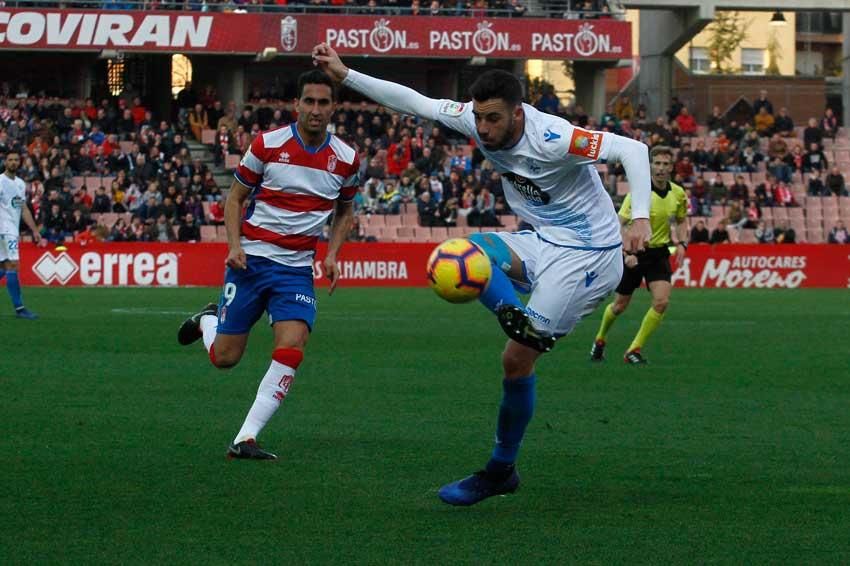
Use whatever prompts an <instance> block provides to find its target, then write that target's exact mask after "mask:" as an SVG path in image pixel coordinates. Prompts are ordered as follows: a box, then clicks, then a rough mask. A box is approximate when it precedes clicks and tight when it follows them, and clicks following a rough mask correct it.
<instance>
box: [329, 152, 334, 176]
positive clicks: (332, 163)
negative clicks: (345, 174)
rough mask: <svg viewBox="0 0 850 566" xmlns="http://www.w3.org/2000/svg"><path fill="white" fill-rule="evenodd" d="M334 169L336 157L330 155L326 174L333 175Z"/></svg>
mask: <svg viewBox="0 0 850 566" xmlns="http://www.w3.org/2000/svg"><path fill="white" fill-rule="evenodd" d="M334 169H336V155H331V156H330V157H328V172H329V173H333V172H334Z"/></svg>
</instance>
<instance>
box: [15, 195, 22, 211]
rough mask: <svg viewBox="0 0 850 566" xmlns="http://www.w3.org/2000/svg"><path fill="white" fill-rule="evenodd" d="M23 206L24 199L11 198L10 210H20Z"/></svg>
mask: <svg viewBox="0 0 850 566" xmlns="http://www.w3.org/2000/svg"><path fill="white" fill-rule="evenodd" d="M23 206H24V199H22V198H21V197H19V196H17V195H15V196H13V197H12V208H22V207H23Z"/></svg>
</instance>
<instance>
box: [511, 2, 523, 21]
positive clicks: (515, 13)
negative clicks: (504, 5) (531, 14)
mask: <svg viewBox="0 0 850 566" xmlns="http://www.w3.org/2000/svg"><path fill="white" fill-rule="evenodd" d="M509 9H510V14H509V16H508V17H511V18H521V17H522V16H524V15H525V6H524V5H522V4H521V3H520V2H519V0H510V6H509Z"/></svg>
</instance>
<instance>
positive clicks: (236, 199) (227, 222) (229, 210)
mask: <svg viewBox="0 0 850 566" xmlns="http://www.w3.org/2000/svg"><path fill="white" fill-rule="evenodd" d="M250 195H251V189H249V188H248V187H246V186H245V185H243V184H242V183H240V182H239V181H236V180H234V181H233V183H232V184H231V185H230V192H229V193H228V194H227V200H226V201H225V203H224V227H225V229H226V230H227V245H228V247H229V248H230V249H231V251H232V250H238V249H239V248H241V247H242V244H241V238H242V209H243V207H244V206H245V201H246V200H248V197H249V196H250Z"/></svg>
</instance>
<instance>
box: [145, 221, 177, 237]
mask: <svg viewBox="0 0 850 566" xmlns="http://www.w3.org/2000/svg"><path fill="white" fill-rule="evenodd" d="M147 236H148V241H150V242H163V243H165V242H173V241H174V240H175V237H174V227H173V226H172V225H171V221H170V220H168V218H166V217H165V214H160V215H159V216H158V217H157V219H156V222H155V223H152V224H151V225H150V227H149V228H148V230H147Z"/></svg>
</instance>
